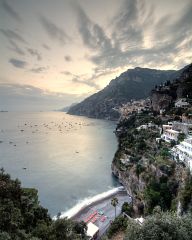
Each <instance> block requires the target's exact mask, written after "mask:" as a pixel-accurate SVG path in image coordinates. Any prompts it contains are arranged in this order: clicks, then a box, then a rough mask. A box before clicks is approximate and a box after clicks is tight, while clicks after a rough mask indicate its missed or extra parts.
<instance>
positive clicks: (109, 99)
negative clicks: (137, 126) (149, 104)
mask: <svg viewBox="0 0 192 240" xmlns="http://www.w3.org/2000/svg"><path fill="white" fill-rule="evenodd" d="M177 75H178V72H177V71H171V70H170V71H162V70H155V69H147V68H139V67H137V68H135V69H130V70H128V71H126V72H124V73H122V74H121V75H120V76H119V77H117V78H116V79H114V80H112V81H111V82H110V83H109V85H108V86H107V87H105V88H104V89H103V90H101V91H99V92H98V93H96V94H93V95H92V96H90V97H88V98H87V99H85V100H84V101H83V102H81V103H79V104H77V105H75V106H73V107H71V108H70V109H69V111H68V113H69V114H74V115H82V116H87V117H93V118H101V119H111V120H115V119H118V117H119V112H118V111H117V110H116V109H117V108H118V107H119V106H120V105H122V104H123V103H126V102H128V101H130V100H131V99H143V98H146V97H148V96H149V94H150V91H151V89H152V88H153V87H154V86H155V85H159V84H160V83H164V82H166V81H167V80H171V79H174V78H175V77H176V76H177Z"/></svg>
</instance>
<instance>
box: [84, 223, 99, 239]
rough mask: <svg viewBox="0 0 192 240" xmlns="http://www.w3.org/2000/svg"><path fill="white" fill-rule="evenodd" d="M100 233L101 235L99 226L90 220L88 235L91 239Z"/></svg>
mask: <svg viewBox="0 0 192 240" xmlns="http://www.w3.org/2000/svg"><path fill="white" fill-rule="evenodd" d="M98 235H99V228H98V227H97V226H96V225H95V224H93V223H92V222H89V223H88V224H87V236H88V237H89V239H90V240H92V239H97V237H98Z"/></svg>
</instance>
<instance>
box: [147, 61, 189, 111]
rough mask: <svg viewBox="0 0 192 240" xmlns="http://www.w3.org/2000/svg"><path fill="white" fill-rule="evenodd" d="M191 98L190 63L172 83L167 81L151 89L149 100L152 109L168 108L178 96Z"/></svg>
mask: <svg viewBox="0 0 192 240" xmlns="http://www.w3.org/2000/svg"><path fill="white" fill-rule="evenodd" d="M184 97H185V98H186V97H188V98H192V64H190V65H188V66H187V67H185V68H184V69H183V71H182V72H181V74H180V76H179V77H178V78H176V79H175V80H174V81H173V82H172V83H171V82H170V81H167V82H166V83H165V84H163V85H160V86H158V87H156V88H155V89H153V90H152V92H151V101H152V108H153V110H154V111H157V112H159V111H160V109H165V110H167V109H169V108H170V107H171V106H173V104H174V102H175V101H176V100H177V99H179V98H184Z"/></svg>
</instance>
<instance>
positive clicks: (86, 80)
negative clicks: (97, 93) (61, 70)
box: [72, 75, 100, 90]
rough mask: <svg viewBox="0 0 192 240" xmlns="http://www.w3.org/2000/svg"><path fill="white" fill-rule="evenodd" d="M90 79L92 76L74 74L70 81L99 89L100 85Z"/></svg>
mask: <svg viewBox="0 0 192 240" xmlns="http://www.w3.org/2000/svg"><path fill="white" fill-rule="evenodd" d="M92 80H93V79H92V78H89V77H88V78H86V77H84V76H83V75H81V76H76V75H74V77H73V78H72V82H74V83H80V84H85V85H87V86H89V87H92V88H94V89H95V90H100V87H99V86H98V85H97V84H96V83H95V82H94V81H92Z"/></svg>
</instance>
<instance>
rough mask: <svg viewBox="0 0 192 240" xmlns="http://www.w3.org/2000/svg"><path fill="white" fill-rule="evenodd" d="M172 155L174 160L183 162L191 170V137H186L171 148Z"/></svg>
mask: <svg viewBox="0 0 192 240" xmlns="http://www.w3.org/2000/svg"><path fill="white" fill-rule="evenodd" d="M172 156H173V158H174V159H175V160H180V161H182V162H184V163H185V164H186V165H187V166H188V167H189V168H190V170H192V137H189V138H186V139H185V140H184V141H182V142H181V143H180V144H178V145H176V146H175V147H174V148H172Z"/></svg>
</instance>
